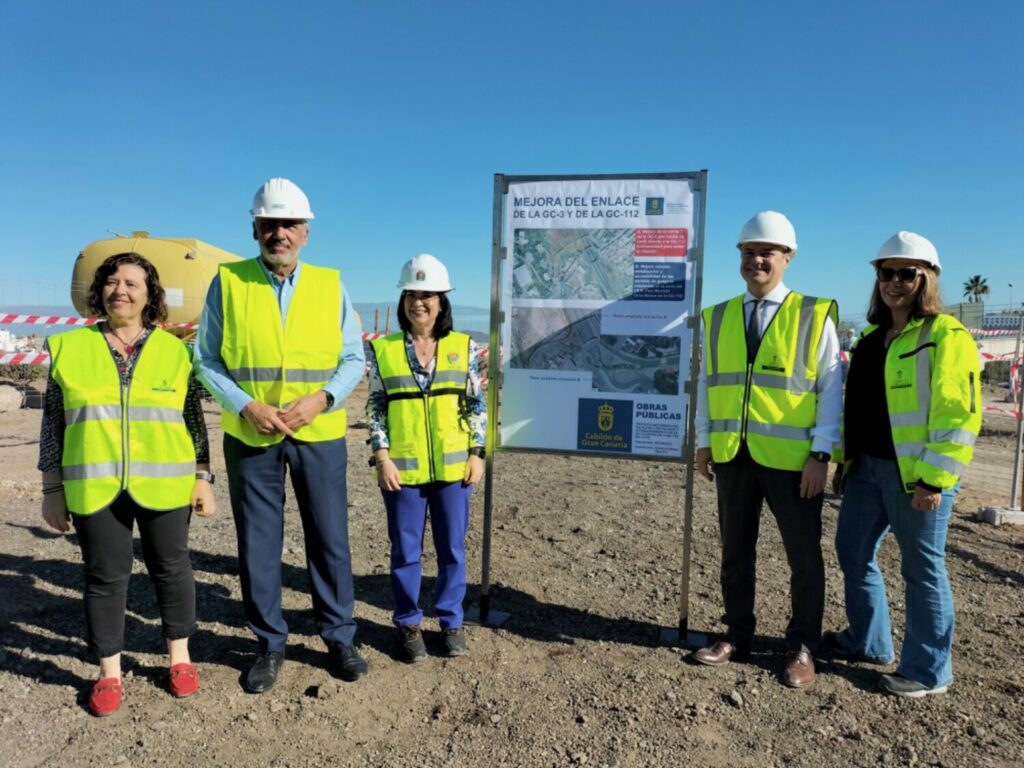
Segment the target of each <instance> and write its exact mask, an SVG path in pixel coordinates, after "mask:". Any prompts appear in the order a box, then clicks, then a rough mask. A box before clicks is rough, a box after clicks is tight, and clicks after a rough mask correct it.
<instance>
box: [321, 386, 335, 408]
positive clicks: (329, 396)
mask: <svg viewBox="0 0 1024 768" xmlns="http://www.w3.org/2000/svg"><path fill="white" fill-rule="evenodd" d="M323 393H324V397H325V398H326V400H327V405H326V407H325V408H324V410H325V411H326V410H327V409H328V408H330V407H331V406H333V405H334V395H332V394H331V393H330V392H328V391H327V390H326V389H325V390H323Z"/></svg>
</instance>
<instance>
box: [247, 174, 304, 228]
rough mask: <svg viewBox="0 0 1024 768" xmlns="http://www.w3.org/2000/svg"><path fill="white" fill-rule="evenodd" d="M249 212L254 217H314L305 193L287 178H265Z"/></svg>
mask: <svg viewBox="0 0 1024 768" xmlns="http://www.w3.org/2000/svg"><path fill="white" fill-rule="evenodd" d="M249 213H251V214H252V217H253V218H254V219H305V220H306V221H309V220H310V219H312V218H314V216H313V211H311V210H310V209H309V198H308V197H306V193H305V192H303V191H302V190H301V189H299V187H298V185H296V184H295V183H294V182H291V181H289V180H288V179H267V181H266V182H265V183H264V184H263V186H262V187H260V188H259V191H258V192H256V196H255V197H254V198H253V199H252V210H251V211H249Z"/></svg>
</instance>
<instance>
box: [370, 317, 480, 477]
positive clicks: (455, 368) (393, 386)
mask: <svg viewBox="0 0 1024 768" xmlns="http://www.w3.org/2000/svg"><path fill="white" fill-rule="evenodd" d="M371 344H372V346H373V351H374V355H375V356H376V358H377V368H378V370H379V371H380V377H381V381H382V382H383V383H384V390H385V392H386V394H387V398H388V415H387V432H388V443H389V448H388V456H389V457H390V459H391V461H392V462H394V464H395V467H396V468H397V469H398V473H399V477H400V478H401V481H402V485H423V484H425V483H430V482H435V481H443V482H455V481H457V480H462V479H463V478H464V477H465V474H466V461H467V459H468V458H469V444H470V440H471V436H470V432H469V426H468V424H467V423H466V420H465V418H464V417H463V415H462V411H461V407H462V402H463V396H464V395H465V393H466V386H467V383H468V381H469V336H467V335H466V334H464V333H456V332H454V331H453V332H451V333H449V334H448V335H447V336H445V337H444V338H443V339H440V340H438V342H437V359H436V362H435V370H434V378H433V381H432V382H431V385H430V391H429V392H427V393H424V392H423V390H421V389H420V386H419V384H417V383H416V379H415V377H414V376H413V375H412V369H411V368H410V366H409V358H408V355H407V353H406V347H405V335H404V334H403V333H395V334H392V335H391V336H388V337H387V338H384V339H376V340H374V341H372V342H371Z"/></svg>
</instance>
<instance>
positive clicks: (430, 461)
mask: <svg viewBox="0 0 1024 768" xmlns="http://www.w3.org/2000/svg"><path fill="white" fill-rule="evenodd" d="M423 421H424V426H426V429H427V432H426V434H427V465H428V467H429V468H430V482H432V483H433V482H435V480H436V478H435V477H434V445H433V441H432V440H431V439H430V393H429V392H424V393H423Z"/></svg>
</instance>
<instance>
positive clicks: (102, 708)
mask: <svg viewBox="0 0 1024 768" xmlns="http://www.w3.org/2000/svg"><path fill="white" fill-rule="evenodd" d="M122 698H123V691H122V688H121V678H119V677H105V678H103V679H102V680H100V681H99V682H97V683H96V684H95V685H94V686H93V687H92V692H91V693H90V694H89V711H90V712H92V713H93V714H94V715H95V716H96V717H106V716H107V715H112V714H114V713H115V712H117V710H119V709H120V708H121V700H122Z"/></svg>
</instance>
